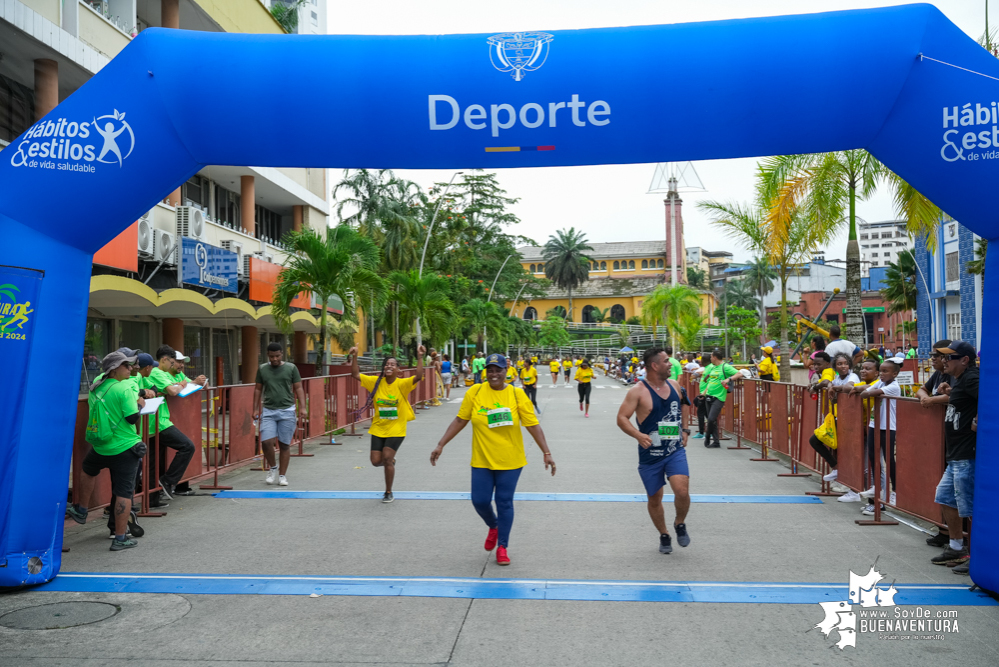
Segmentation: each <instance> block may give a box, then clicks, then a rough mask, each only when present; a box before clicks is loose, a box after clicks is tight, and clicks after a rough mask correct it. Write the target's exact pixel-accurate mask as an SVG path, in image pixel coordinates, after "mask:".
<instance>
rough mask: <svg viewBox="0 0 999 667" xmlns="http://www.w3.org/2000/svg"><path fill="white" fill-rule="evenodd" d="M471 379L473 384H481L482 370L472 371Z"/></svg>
mask: <svg viewBox="0 0 999 667" xmlns="http://www.w3.org/2000/svg"><path fill="white" fill-rule="evenodd" d="M472 381H473V382H475V384H482V371H478V372H476V373H472Z"/></svg>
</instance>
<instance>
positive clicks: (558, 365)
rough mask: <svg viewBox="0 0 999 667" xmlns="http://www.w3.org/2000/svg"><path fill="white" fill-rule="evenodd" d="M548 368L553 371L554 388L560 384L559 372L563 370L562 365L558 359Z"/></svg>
mask: <svg viewBox="0 0 999 667" xmlns="http://www.w3.org/2000/svg"><path fill="white" fill-rule="evenodd" d="M548 368H550V369H551V371H552V386H553V387H554V386H555V385H557V384H558V372H559V369H560V368H562V364H561V363H560V362H559V360H558V358H554V359H552V360H551V361H550V362H549V363H548Z"/></svg>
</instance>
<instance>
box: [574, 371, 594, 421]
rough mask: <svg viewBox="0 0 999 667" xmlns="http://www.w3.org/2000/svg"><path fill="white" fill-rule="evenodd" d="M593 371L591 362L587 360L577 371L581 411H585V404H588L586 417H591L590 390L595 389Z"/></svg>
mask: <svg viewBox="0 0 999 667" xmlns="http://www.w3.org/2000/svg"><path fill="white" fill-rule="evenodd" d="M592 380H593V369H592V368H590V362H589V361H587V360H586V359H583V361H582V362H581V363H580V365H579V368H578V369H577V370H576V382H578V383H579V384H577V385H576V389H577V390H578V391H579V409H580V411H583V402H584V401H585V402H586V410H585V414H584V415H583V416H584V417H589V416H590V390H591V389H592V388H593V383H592Z"/></svg>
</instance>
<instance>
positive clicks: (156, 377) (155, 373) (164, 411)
mask: <svg viewBox="0 0 999 667" xmlns="http://www.w3.org/2000/svg"><path fill="white" fill-rule="evenodd" d="M145 381H146V383H148V386H147V387H145V388H146V389H150V388H151V389H156V391H157V392H159V393H160V394H163V395H164V396H167V395H168V394H167V392H166V388H167V387H169V386H170V385H172V384H177V380H176V379H175V378H174V376H173V375H171V374H170V373H167V372H166V371H164V370H160V369H159V368H154V369H153V370H152V372H151V373H150V374H149V377H148V378H146V379H145ZM157 414H158V415H159V425H160V428H159V430H160V432H162V431H164V430H166V429H168V428H170V427H171V426H173V422H172V421H170V408H169V407H167V402H166V401H163V402H162V403H160V407H159V410H158V411H157ZM155 421H156V420H150V426H149V428H150V431H152V432H156V430H155V429H156V425H155V424H154V423H153V422H155Z"/></svg>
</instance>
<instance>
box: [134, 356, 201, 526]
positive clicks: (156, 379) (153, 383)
mask: <svg viewBox="0 0 999 667" xmlns="http://www.w3.org/2000/svg"><path fill="white" fill-rule="evenodd" d="M156 359H157V361H158V362H159V366H157V367H156V368H154V369H153V370H152V371H150V373H149V377H148V378H146V379H145V380H144V381H143V384H144V385H145V386H148V387H150V388H153V389H155V390H156V393H157V395H159V396H176V395H177V394H179V393H180V392H181V391H183V389H184V388H185V387H186V386H187V385H188V384H189V383H192V382H193V384H199V385H201V386H205V384H206V383H207V382H208V380H207V378H206V377H205V376H204V375H200V376H198V377H197V378H196V379H195V380H188V378H187V377H186V376H184V375H183V374H181V375H180V376H179V377H178V375H177V368H178V367H177V362H178V361H189V360H190V359H189V357H185V356H184V354H183V353H181V352H178V351H177V350H174V349H173V348H172V347H170V346H169V345H161V346H160V347H159V349H157V350H156ZM183 400H185V401H197V402H198V404H199V406H200V403H201V396H199V395H195V396H191V397H188V398H185V399H183ZM157 416H158V428H159V430H158V438H159V444H160V445H163V446H166V447H169V448H170V449H173V450H175V451H176V454H174V457H173V461H171V462H170V467H169V468H167V471H166V472H165V473H163V474H162V475H160V480H159V481H160V487H161V489H162V491H161V492H162V494H163V495H164V496H166V498H167V499H168V500H169V499H172V498H173V497H174V495H176V492H177V484H178V483H179V482H180V480H181V478H183V477H184V471H186V470H187V466H188V464H189V463H190V462H191V459H192V458H193V457H194V452H195V448H194V443H193V442H191V439H190V438H189V437H187V435H185V434H184V433H183V432H182V431H181V430H180V429H179V428H177V427H176V426H174V425H173V422H172V421H170V408H169V407H168V406H167V402H166V401H163V403H162V404H160V407H159V410H158V411H157ZM156 429H157V419H154V420H152V421H151V426H150V430H152V431H156ZM200 436H201V434H200V433H198V437H199V438H200ZM152 460H153V461H158V460H159V459H158V458H153V459H152ZM160 507H162V505H160Z"/></svg>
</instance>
